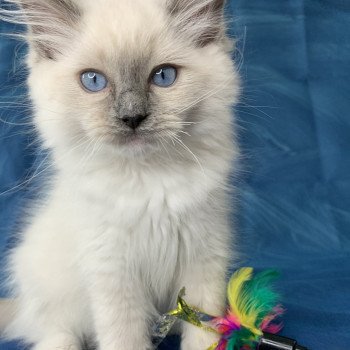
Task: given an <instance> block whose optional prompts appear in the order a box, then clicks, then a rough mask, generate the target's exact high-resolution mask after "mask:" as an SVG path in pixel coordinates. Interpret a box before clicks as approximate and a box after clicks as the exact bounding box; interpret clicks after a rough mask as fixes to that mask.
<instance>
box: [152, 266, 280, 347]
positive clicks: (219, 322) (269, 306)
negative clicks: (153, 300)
mask: <svg viewBox="0 0 350 350" xmlns="http://www.w3.org/2000/svg"><path fill="white" fill-rule="evenodd" d="M277 277H278V273H277V272H275V271H273V270H267V271H263V272H260V273H258V274H256V275H254V274H253V269H252V268H249V267H247V268H242V269H240V270H238V271H237V272H236V273H235V274H234V275H233V276H232V277H231V279H230V282H229V284H228V288H227V298H228V303H229V307H228V310H227V314H226V315H225V316H224V317H214V316H211V315H208V314H206V313H204V312H202V311H201V310H198V309H196V308H194V307H192V306H190V305H188V304H187V303H186V302H185V300H184V299H183V298H184V295H185V291H184V289H183V290H182V291H181V292H180V294H179V297H178V307H177V309H175V310H173V311H170V312H169V313H167V314H165V315H163V316H162V317H161V318H160V320H159V321H158V322H157V324H156V325H155V327H154V336H155V342H154V344H155V346H157V345H158V344H159V343H160V342H161V341H162V340H163V339H164V338H165V336H166V334H167V333H168V332H169V330H170V329H171V328H172V326H173V325H174V323H175V322H176V320H178V319H180V320H182V321H185V322H189V323H191V324H193V325H195V326H197V327H200V328H202V329H203V330H206V331H210V332H216V333H218V334H220V335H221V339H220V341H219V342H218V343H216V344H213V345H212V346H211V347H210V348H209V349H207V350H252V349H256V348H257V347H258V344H259V342H260V340H261V339H262V338H263V335H264V333H265V332H268V333H270V334H276V333H278V332H279V331H280V330H281V328H282V324H281V323H279V322H276V318H278V316H280V315H281V314H282V313H283V308H282V307H281V306H280V305H278V298H279V297H278V294H277V293H276V292H274V291H273V289H272V287H271V284H272V282H273V281H274V280H275V279H276V278H277ZM203 350H205V349H203Z"/></svg>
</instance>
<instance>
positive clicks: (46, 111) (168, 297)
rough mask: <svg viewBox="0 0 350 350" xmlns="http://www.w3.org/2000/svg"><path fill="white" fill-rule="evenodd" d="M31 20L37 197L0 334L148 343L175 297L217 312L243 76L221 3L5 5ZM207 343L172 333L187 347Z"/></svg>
mask: <svg viewBox="0 0 350 350" xmlns="http://www.w3.org/2000/svg"><path fill="white" fill-rule="evenodd" d="M7 3H15V4H17V5H18V6H19V10H13V9H12V10H10V12H8V11H7V12H6V11H5V9H3V10H1V14H2V17H6V19H7V20H9V21H15V22H19V23H24V24H27V26H28V33H27V35H26V39H27V41H28V43H29V55H28V59H27V64H28V67H29V73H30V74H29V78H28V85H29V91H30V97H31V99H32V101H33V105H34V124H35V127H36V128H37V130H38V132H39V134H40V136H41V138H42V143H43V147H45V148H46V149H49V150H50V151H51V152H52V161H53V167H54V169H55V173H54V176H53V178H52V179H51V181H50V183H49V185H48V194H47V197H46V198H45V199H44V200H43V201H42V202H41V203H40V204H39V205H38V206H37V207H36V208H35V209H33V210H32V215H31V217H30V220H29V225H28V227H27V229H26V230H25V231H24V232H23V234H22V235H21V239H20V242H19V244H18V246H17V247H16V248H15V249H14V250H13V251H12V252H11V254H10V259H9V261H10V263H9V270H10V274H11V279H12V283H13V291H14V296H15V297H16V298H17V303H18V308H17V311H16V318H15V320H14V322H13V323H12V324H11V325H10V327H9V328H8V330H7V335H8V337H10V338H20V339H23V340H24V341H25V342H27V343H31V344H34V349H35V350H53V349H62V350H78V349H80V348H81V343H82V340H83V339H86V338H89V339H96V342H97V344H98V347H99V349H101V350H135V349H145V350H146V349H152V344H151V334H150V333H151V332H150V326H151V324H152V322H153V321H154V319H155V318H156V317H157V316H158V315H159V314H161V313H163V312H166V311H168V310H170V309H171V308H173V307H174V306H175V301H176V296H177V294H178V292H179V290H180V289H181V288H182V287H184V286H185V287H186V293H187V294H186V299H187V300H188V302H189V303H190V304H192V305H195V306H197V307H199V308H201V309H203V310H206V311H207V312H209V313H211V314H213V315H218V314H221V313H222V312H223V311H224V308H225V277H226V269H227V266H228V263H229V257H230V256H231V255H232V249H231V243H232V242H231V238H230V237H231V236H232V234H231V233H230V227H229V222H228V216H229V211H230V209H229V207H230V204H229V198H228V191H227V187H228V186H227V184H228V177H229V174H230V172H231V169H232V166H233V164H234V161H235V159H236V158H237V154H238V151H237V147H236V145H235V142H234V127H233V120H232V116H231V106H232V105H233V104H234V103H235V101H236V99H237V94H238V91H239V82H238V77H237V73H236V70H235V68H234V65H233V63H232V61H231V58H230V50H231V45H230V41H229V40H228V38H227V36H226V34H225V24H224V18H223V7H224V0H147V1H145V0H100V1H90V0H89V1H87V0H80V1H78V0H76V1H75V2H73V1H72V0H9V1H7ZM215 340H216V336H215V335H212V334H208V333H206V332H205V331H203V330H201V329H197V328H195V327H194V326H191V325H187V324H183V326H182V345H181V348H182V350H205V349H206V348H207V347H208V346H210V345H211V344H212V343H213V342H215Z"/></svg>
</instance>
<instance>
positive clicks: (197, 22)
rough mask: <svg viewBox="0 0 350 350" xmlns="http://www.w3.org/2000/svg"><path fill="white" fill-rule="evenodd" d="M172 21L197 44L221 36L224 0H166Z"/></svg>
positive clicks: (223, 23) (223, 24) (223, 26)
mask: <svg viewBox="0 0 350 350" xmlns="http://www.w3.org/2000/svg"><path fill="white" fill-rule="evenodd" d="M167 1H168V10H169V13H170V15H171V16H172V18H173V23H174V24H175V25H176V26H177V27H178V30H179V31H181V32H186V33H187V34H188V35H190V36H191V38H192V39H193V40H194V41H195V42H196V44H198V45H199V46H206V45H208V44H210V43H211V42H213V41H215V40H218V39H220V38H222V35H223V33H224V31H225V21H224V7H225V2H226V1H225V0H167Z"/></svg>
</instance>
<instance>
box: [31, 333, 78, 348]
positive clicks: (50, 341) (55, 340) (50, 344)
mask: <svg viewBox="0 0 350 350" xmlns="http://www.w3.org/2000/svg"><path fill="white" fill-rule="evenodd" d="M58 349H59V350H81V348H80V343H79V341H77V339H75V338H73V337H70V336H64V335H62V336H56V337H49V338H47V339H45V340H42V341H41V342H39V343H37V344H36V345H35V346H34V347H33V349H32V350H58Z"/></svg>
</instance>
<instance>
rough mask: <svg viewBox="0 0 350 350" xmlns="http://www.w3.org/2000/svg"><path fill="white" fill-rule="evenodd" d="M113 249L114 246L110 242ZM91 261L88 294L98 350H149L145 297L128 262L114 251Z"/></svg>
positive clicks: (148, 304)
mask: <svg viewBox="0 0 350 350" xmlns="http://www.w3.org/2000/svg"><path fill="white" fill-rule="evenodd" d="M111 248H112V250H113V246H112V245H111ZM99 253H102V255H101V256H99V257H97V258H96V257H92V258H91V260H90V264H89V265H90V268H91V269H90V271H89V277H88V278H89V280H90V282H91V283H90V285H89V287H88V289H89V295H90V300H91V307H92V314H93V320H94V328H95V334H96V338H97V344H98V349H99V350H136V349H137V350H150V349H152V347H151V340H150V339H151V337H150V334H149V327H148V324H149V322H148V320H149V316H150V312H149V310H148V308H150V301H148V300H147V298H146V296H145V292H144V287H143V286H142V285H141V283H140V282H139V277H138V276H137V275H135V274H133V273H132V272H130V262H128V261H127V258H125V257H124V256H122V253H123V252H120V251H119V253H118V254H120V255H121V256H119V257H116V252H115V251H113V252H112V251H104V249H101V250H100V252H99Z"/></svg>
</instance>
